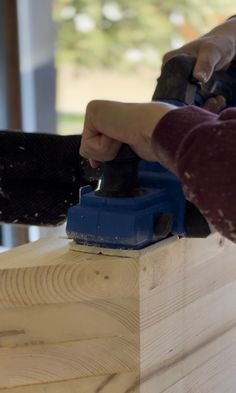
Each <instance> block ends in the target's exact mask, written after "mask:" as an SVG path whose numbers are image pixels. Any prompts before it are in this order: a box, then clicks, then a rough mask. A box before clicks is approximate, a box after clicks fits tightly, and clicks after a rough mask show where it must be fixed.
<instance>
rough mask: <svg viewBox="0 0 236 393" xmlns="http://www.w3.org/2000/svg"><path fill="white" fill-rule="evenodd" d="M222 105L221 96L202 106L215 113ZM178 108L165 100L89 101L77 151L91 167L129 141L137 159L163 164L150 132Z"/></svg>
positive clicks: (111, 158) (111, 155)
mask: <svg viewBox="0 0 236 393" xmlns="http://www.w3.org/2000/svg"><path fill="white" fill-rule="evenodd" d="M224 106H225V99H224V97H222V96H218V97H214V98H213V97H211V98H210V99H209V100H208V101H207V102H206V104H205V109H207V110H209V111H211V112H214V113H218V112H219V111H220V110H221V109H222V108H223V107H224ZM174 109H177V108H176V107H175V106H173V105H169V104H166V103H158V102H155V103H154V102H152V103H138V104H137V103H136V104H135V103H122V102H115V101H102V100H101V101H100V100H96V101H91V102H90V103H89V105H88V107H87V110H86V116H85V123H84V132H83V135H82V140H81V147H80V154H81V155H82V156H84V157H86V158H88V159H89V160H90V163H91V166H92V167H94V168H95V167H97V166H98V165H99V162H100V161H110V160H113V159H114V158H115V157H116V155H117V153H118V151H119V149H120V147H121V144H122V143H126V144H128V145H129V146H130V147H131V148H132V149H133V150H134V151H135V152H136V153H137V154H138V156H139V157H140V158H142V159H144V160H146V161H159V162H161V163H162V164H163V165H164V164H166V163H165V160H164V157H162V154H161V152H160V155H159V156H157V155H156V154H155V153H154V151H153V147H152V134H153V131H154V129H155V127H156V126H157V124H158V123H159V122H160V120H161V119H162V118H163V117H164V116H165V115H166V114H167V113H168V112H170V111H172V110H174Z"/></svg>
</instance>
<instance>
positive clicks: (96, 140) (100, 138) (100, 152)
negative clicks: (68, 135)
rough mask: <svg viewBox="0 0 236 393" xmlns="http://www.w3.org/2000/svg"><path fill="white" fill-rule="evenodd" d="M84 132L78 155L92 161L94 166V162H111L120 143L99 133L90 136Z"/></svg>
mask: <svg viewBox="0 0 236 393" xmlns="http://www.w3.org/2000/svg"><path fill="white" fill-rule="evenodd" d="M88 134H89V135H88V136H87V132H86V130H85V131H84V133H83V135H82V139H81V146H80V154H81V156H83V157H85V158H88V159H89V160H92V161H91V162H93V163H94V164H95V165H96V163H95V162H96V161H99V162H102V161H111V160H113V159H114V158H115V157H116V155H117V153H118V151H119V149H120V147H121V142H118V141H116V140H114V139H112V138H110V137H108V136H106V135H103V134H100V133H94V135H92V134H91V132H88Z"/></svg>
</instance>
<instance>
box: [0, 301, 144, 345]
mask: <svg viewBox="0 0 236 393" xmlns="http://www.w3.org/2000/svg"><path fill="white" fill-rule="evenodd" d="M55 327H60V329H59V328H55ZM138 330H139V318H138V302H137V299H136V298H134V297H132V298H126V299H124V298H123V299H112V300H111V301H108V300H105V299H102V300H96V301H95V300H94V301H93V302H78V303H68V304H52V305H45V306H30V307H15V308H13V307H10V308H9V309H2V310H1V311H0V347H15V346H19V345H36V344H46V343H55V342H56V343H59V342H67V341H77V340H83V339H89V338H92V337H96V338H101V337H113V336H124V337H126V336H128V335H130V334H134V333H135V332H136V333H137V334H138Z"/></svg>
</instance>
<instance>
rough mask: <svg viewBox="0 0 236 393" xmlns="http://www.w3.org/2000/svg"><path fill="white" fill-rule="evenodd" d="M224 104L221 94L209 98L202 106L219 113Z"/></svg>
mask: <svg viewBox="0 0 236 393" xmlns="http://www.w3.org/2000/svg"><path fill="white" fill-rule="evenodd" d="M225 106H226V100H225V98H224V97H223V96H216V97H211V98H209V99H208V100H207V101H206V103H205V105H204V106H203V108H204V109H206V110H208V111H210V112H213V113H219V112H220V111H221V110H222V109H224V108H225Z"/></svg>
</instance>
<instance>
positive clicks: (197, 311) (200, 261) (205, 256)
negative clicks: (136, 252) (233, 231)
mask: <svg viewBox="0 0 236 393" xmlns="http://www.w3.org/2000/svg"><path fill="white" fill-rule="evenodd" d="M210 241H211V247H210V248H209V249H207V245H208V239H206V240H201V241H200V242H199V240H190V241H188V240H184V241H181V242H179V244H175V245H174V244H172V245H169V246H168V249H165V247H163V248H162V249H161V248H160V249H159V250H156V252H154V253H153V255H152V256H151V255H149V258H141V260H140V270H141V273H140V275H141V277H140V281H141V283H140V324H141V326H140V345H141V346H140V363H141V366H140V367H141V380H142V388H141V391H142V392H145V393H153V392H155V393H162V392H164V391H167V392H168V393H169V391H168V389H171V387H172V386H176V389H177V388H178V389H179V390H176V391H179V392H182V393H185V392H195V391H196V392H201V393H202V390H201V389H200V390H194V389H193V390H184V389H185V388H183V390H181V387H180V386H182V387H183V386H185V385H181V383H179V385H178V381H183V380H184V378H185V377H186V378H187V376H188V375H189V374H191V373H193V372H194V370H196V369H198V368H199V367H201V365H202V364H205V366H206V367H207V366H208V365H209V367H210V368H211V366H210V364H211V363H210V359H211V358H214V357H215V356H218V352H219V353H220V356H219V359H218V361H219V364H220V362H222V365H223V364H225V363H227V361H228V358H227V355H226V353H227V352H225V347H227V346H233V347H235V342H236V329H235V327H236V305H235V302H233V301H232V299H233V298H234V297H235V295H236V270H235V266H236V257H235V248H236V247H235V245H233V244H232V243H230V242H224V241H222V239H221V238H220V237H219V236H218V235H214V236H212V237H211V239H210ZM199 245H200V247H199ZM203 250H205V251H203ZM176 255H177V256H178V258H176ZM234 359H235V360H236V352H235V355H234ZM212 371H213V370H212ZM234 372H235V370H234V369H233V368H232V369H231V374H232V375H231V377H232V378H233V373H234ZM193 375H194V374H193ZM209 375H210V370H209ZM222 378H223V377H222ZM232 378H231V379H232ZM190 383H191V381H190V380H189V384H190ZM171 392H172V391H171ZM173 392H174V390H173ZM214 392H219V393H222V390H215V391H214Z"/></svg>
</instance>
